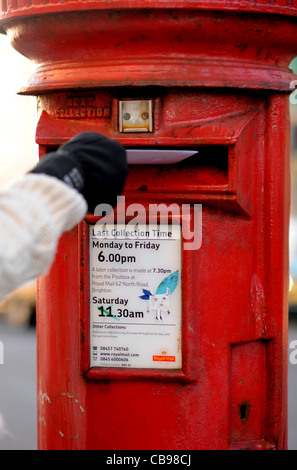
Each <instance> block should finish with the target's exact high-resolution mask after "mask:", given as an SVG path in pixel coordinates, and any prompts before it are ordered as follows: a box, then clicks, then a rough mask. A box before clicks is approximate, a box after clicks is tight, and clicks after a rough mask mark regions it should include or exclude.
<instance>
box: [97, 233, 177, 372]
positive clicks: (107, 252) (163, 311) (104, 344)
mask: <svg viewBox="0 0 297 470" xmlns="http://www.w3.org/2000/svg"><path fill="white" fill-rule="evenodd" d="M103 227H104V228H103ZM180 231H181V230H180V226H177V225H173V226H172V228H170V230H169V229H168V227H167V226H165V227H163V226H159V227H157V226H153V227H152V226H146V225H142V226H140V225H139V226H138V227H137V229H136V230H135V229H134V228H133V229H132V228H131V227H129V226H125V225H118V226H113V225H99V226H98V225H97V226H96V225H90V297H91V298H90V311H91V312H90V313H91V322H90V365H91V367H100V366H101V367H126V368H128V367H132V368H144V369H159V368H162V369H180V368H181V364H182V355H181V236H180V235H181V234H180Z"/></svg>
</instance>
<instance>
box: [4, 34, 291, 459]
mask: <svg viewBox="0 0 297 470" xmlns="http://www.w3.org/2000/svg"><path fill="white" fill-rule="evenodd" d="M0 59H1V70H2V73H1V77H0V81H1V83H0V106H1V112H0V145H1V156H0V188H2V187H4V186H5V184H7V183H8V182H9V181H11V180H12V179H14V178H16V177H18V176H20V175H22V174H24V173H25V172H26V171H27V170H29V169H30V168H31V167H32V166H33V165H34V164H35V163H36V161H37V159H38V157H37V155H38V153H37V145H36V144H35V129H36V123H37V104H36V99H35V98H34V97H29V96H26V97H24V96H20V95H18V94H17V91H18V90H19V89H20V88H21V86H22V84H24V83H26V77H27V76H28V75H30V74H31V72H32V70H33V67H34V65H32V63H31V62H30V61H28V60H27V59H25V58H24V57H22V56H21V55H19V54H18V53H17V52H15V51H14V50H13V49H12V48H11V46H10V45H9V43H8V40H7V38H6V37H5V36H3V35H1V34H0ZM291 67H292V68H293V69H294V70H295V73H297V59H296V60H295V61H293V63H292V64H291ZM296 101H297V100H296ZM291 122H292V140H291V142H292V144H291V169H292V173H291V174H292V204H291V223H290V240H289V242H290V293H289V306H288V315H289V345H290V342H291V341H293V340H297V104H292V105H291ZM35 315H36V312H35V282H32V283H29V284H26V285H25V286H23V287H22V288H20V289H18V290H17V291H16V292H14V293H12V295H11V296H9V297H8V298H7V299H6V300H5V302H3V303H2V304H1V305H0V341H2V343H3V345H4V364H0V429H1V427H2V426H1V424H4V426H5V431H4V433H2V435H1V433H0V450H35V449H37V444H36V441H37V426H36V422H37V413H36V329H35V319H36V317H35ZM288 353H289V351H288ZM296 397H297V365H293V364H290V363H289V390H288V402H289V413H288V414H289V423H288V424H289V429H288V434H289V438H288V447H289V450H297V400H296Z"/></svg>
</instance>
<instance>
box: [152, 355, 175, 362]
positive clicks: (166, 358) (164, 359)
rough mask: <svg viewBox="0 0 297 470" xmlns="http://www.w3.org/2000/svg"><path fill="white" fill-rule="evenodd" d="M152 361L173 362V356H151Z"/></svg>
mask: <svg viewBox="0 0 297 470" xmlns="http://www.w3.org/2000/svg"><path fill="white" fill-rule="evenodd" d="M153 361H158V362H175V356H153Z"/></svg>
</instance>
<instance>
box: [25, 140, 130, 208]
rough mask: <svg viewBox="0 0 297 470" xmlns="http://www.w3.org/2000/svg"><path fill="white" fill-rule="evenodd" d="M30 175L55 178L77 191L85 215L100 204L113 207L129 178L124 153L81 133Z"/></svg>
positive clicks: (113, 143)
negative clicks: (38, 174) (83, 199)
mask: <svg viewBox="0 0 297 470" xmlns="http://www.w3.org/2000/svg"><path fill="white" fill-rule="evenodd" d="M30 173H43V174H47V175H50V176H55V177H56V178H58V179H59V180H61V181H63V182H65V183H66V184H68V185H69V186H71V187H74V188H75V189H77V190H78V191H79V192H80V193H81V194H82V195H83V196H84V198H85V199H86V201H87V204H88V211H89V212H94V210H95V208H96V206H97V205H98V204H101V203H105V204H110V205H111V206H112V207H115V206H116V203H117V196H120V195H121V193H122V191H123V188H124V184H125V180H126V177H127V174H128V165H127V160H126V150H125V149H124V147H123V146H122V145H121V144H120V143H119V142H117V141H112V140H110V139H108V138H107V137H104V136H103V135H101V134H97V133H94V132H83V133H81V134H78V135H77V136H75V137H74V138H73V139H71V140H69V141H68V142H66V143H65V144H63V145H61V147H59V149H58V150H57V151H56V152H51V153H48V154H47V155H46V156H45V157H43V158H42V159H41V160H40V162H39V163H38V164H37V165H36V167H35V168H33V169H32V170H31V171H30Z"/></svg>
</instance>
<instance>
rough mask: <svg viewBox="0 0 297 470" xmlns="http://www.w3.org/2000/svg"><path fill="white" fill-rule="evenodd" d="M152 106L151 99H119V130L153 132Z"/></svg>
mask: <svg viewBox="0 0 297 470" xmlns="http://www.w3.org/2000/svg"><path fill="white" fill-rule="evenodd" d="M152 108H153V106H152V100H133V101H130V100H127V101H120V102H119V129H120V132H153V112H152Z"/></svg>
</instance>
